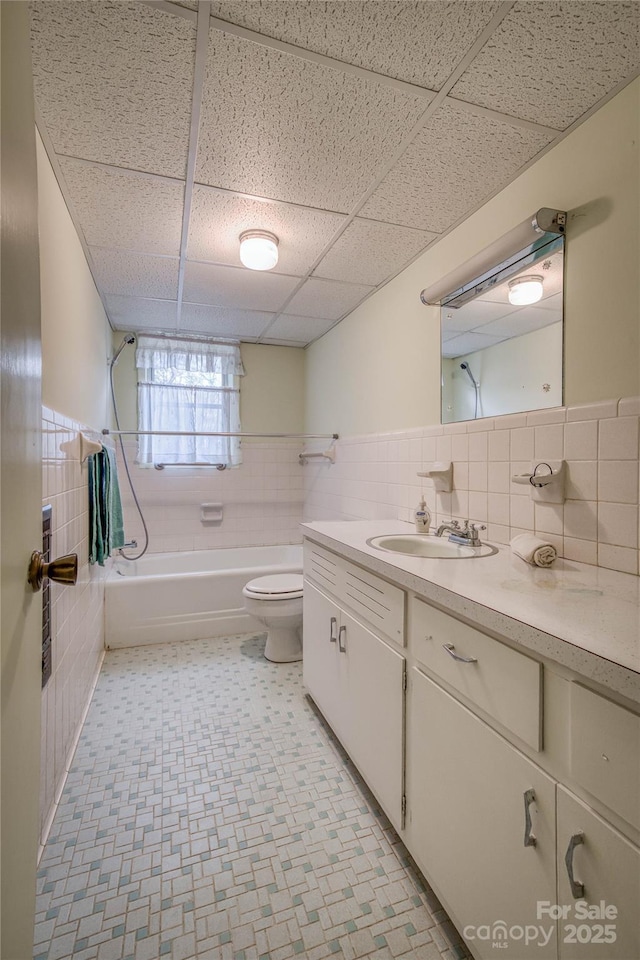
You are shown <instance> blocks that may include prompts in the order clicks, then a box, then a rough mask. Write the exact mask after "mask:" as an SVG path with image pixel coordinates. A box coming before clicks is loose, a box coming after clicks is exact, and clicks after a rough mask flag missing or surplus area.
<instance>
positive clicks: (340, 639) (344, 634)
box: [338, 624, 347, 653]
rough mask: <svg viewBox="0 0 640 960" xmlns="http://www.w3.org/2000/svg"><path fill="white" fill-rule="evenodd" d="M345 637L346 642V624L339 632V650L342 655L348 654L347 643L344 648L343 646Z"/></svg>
mask: <svg viewBox="0 0 640 960" xmlns="http://www.w3.org/2000/svg"><path fill="white" fill-rule="evenodd" d="M343 636H344V638H345V640H346V637H347V628H346V627H345V626H344V624H343V625H342V626H341V627H340V630H339V632H338V650H339V651H340V653H346V652H347V644H346V643H345V644H344V646H343V644H342V637H343Z"/></svg>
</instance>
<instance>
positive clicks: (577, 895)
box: [564, 833, 584, 900]
mask: <svg viewBox="0 0 640 960" xmlns="http://www.w3.org/2000/svg"><path fill="white" fill-rule="evenodd" d="M581 843H584V833H574V835H573V836H572V837H571V840H569V846H568V847H567V852H566V854H565V856H564V862H565V864H566V867H567V875H568V877H569V886H570V887H571V893H572V895H573V898H574V900H582V899H583V898H584V883H580V881H579V880H574V877H573V851H574V850H575V848H576V847H579V846H580V844H581Z"/></svg>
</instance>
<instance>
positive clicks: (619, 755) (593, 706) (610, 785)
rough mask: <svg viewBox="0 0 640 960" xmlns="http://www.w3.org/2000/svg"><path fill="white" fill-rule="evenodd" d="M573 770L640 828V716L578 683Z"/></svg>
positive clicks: (574, 687)
mask: <svg viewBox="0 0 640 960" xmlns="http://www.w3.org/2000/svg"><path fill="white" fill-rule="evenodd" d="M571 774H572V776H573V777H574V778H575V780H576V781H577V782H578V783H579V784H580V785H581V786H583V787H584V788H585V790H588V791H589V793H592V794H593V796H594V797H597V798H598V799H599V800H602V802H603V803H605V804H606V805H607V806H608V807H610V808H611V810H615V812H616V813H618V814H619V815H620V816H621V817H623V818H624V819H625V820H626V821H627V822H628V823H631V824H633V826H635V827H638V828H640V717H639V716H637V715H636V714H634V713H631V711H630V710H625V708H624V707H620V706H618V704H617V703H612V702H611V701H610V700H607V699H606V698H605V697H601V696H599V694H597V693H593V692H592V691H591V690H587V689H586V688H585V687H582V686H580V684H579V683H573V684H572V685H571Z"/></svg>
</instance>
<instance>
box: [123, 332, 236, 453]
mask: <svg viewBox="0 0 640 960" xmlns="http://www.w3.org/2000/svg"><path fill="white" fill-rule="evenodd" d="M136 367H137V369H138V429H139V430H155V431H157V430H165V431H166V430H176V431H178V432H189V431H197V432H203V433H231V432H238V431H239V430H240V390H239V386H238V378H239V377H242V376H243V375H244V369H243V366H242V360H241V358H240V347H239V346H238V345H237V344H221V343H212V342H200V341H187V340H172V339H165V338H162V339H161V338H159V337H142V336H141V337H139V338H138V348H137V350H136ZM157 462H162V463H196V462H197V463H225V464H227V465H228V466H235V465H237V464H239V463H241V462H242V455H241V448H240V440H239V439H238V438H237V437H158V436H155V437H140V439H139V444H138V463H157Z"/></svg>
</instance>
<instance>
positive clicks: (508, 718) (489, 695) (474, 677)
mask: <svg viewBox="0 0 640 960" xmlns="http://www.w3.org/2000/svg"><path fill="white" fill-rule="evenodd" d="M410 610H411V621H410V630H411V633H410V636H411V643H412V645H413V653H414V654H415V657H416V659H417V660H418V661H419V662H420V663H421V664H422V665H423V666H424V667H426V669H427V670H428V671H429V672H431V673H434V674H435V675H436V676H438V677H440V678H441V679H442V680H444V681H445V682H446V683H448V684H450V686H451V687H453V688H454V689H455V690H457V691H458V692H459V693H460V694H462V695H463V696H464V697H466V698H467V699H468V700H470V701H471V702H472V703H474V704H476V705H477V706H478V707H479V708H480V709H481V710H484V711H486V713H488V714H489V715H490V716H491V717H493V718H494V719H495V720H497V721H498V723H501V724H502V725H503V726H504V727H506V728H507V729H508V730H511V732H512V733H514V734H515V735H516V736H517V737H520V739H521V740H523V741H524V742H525V743H528V744H529V746H530V747H533V748H534V750H541V749H542V724H541V719H542V709H541V696H542V692H541V691H542V687H541V682H542V664H540V663H538V662H537V661H535V660H532V659H531V658H530V657H527V656H525V655H524V654H522V653H518V651H517V650H512V649H511V647H508V646H506V644H504V643H500V641H499V640H494V639H493V637H488V636H487V635H486V634H484V633H481V632H480V631H479V630H475V629H474V628H473V627H469V626H467V624H465V623H461V622H460V621H459V620H456V619H455V618H454V617H450V616H449V615H448V614H446V613H442V612H441V611H440V610H436V609H435V607H431V606H429V604H427V603H423V601H421V600H418V599H416V598H415V597H414V598H412V600H411V607H410ZM445 644H448V645H449V646H450V647H451V646H452V647H453V649H452V650H451V649H450V650H449V651H447V650H445V649H444V646H445ZM452 654H455V655H456V656H458V657H464V658H469V659H471V660H472V662H464V661H462V660H456V659H454V657H453V656H452Z"/></svg>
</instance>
